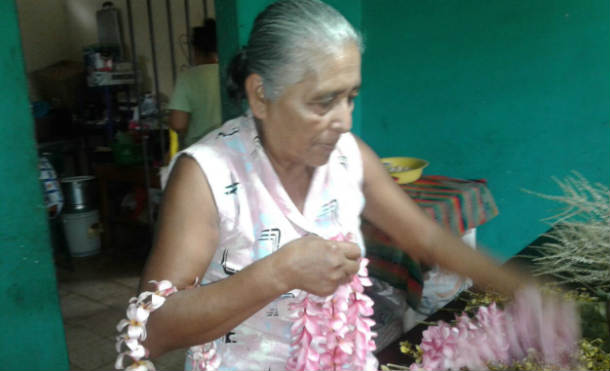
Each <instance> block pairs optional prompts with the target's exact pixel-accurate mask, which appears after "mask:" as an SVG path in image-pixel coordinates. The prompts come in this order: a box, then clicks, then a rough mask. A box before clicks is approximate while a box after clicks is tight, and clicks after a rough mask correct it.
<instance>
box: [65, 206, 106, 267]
mask: <svg viewBox="0 0 610 371" xmlns="http://www.w3.org/2000/svg"><path fill="white" fill-rule="evenodd" d="M62 224H63V228H64V234H65V236H66V241H67V243H68V250H69V251H70V255H72V256H74V257H84V256H91V255H95V254H98V253H99V252H100V247H101V240H100V233H101V231H102V228H101V224H100V215H99V212H98V211H97V210H91V211H86V212H78V213H64V214H63V216H62Z"/></svg>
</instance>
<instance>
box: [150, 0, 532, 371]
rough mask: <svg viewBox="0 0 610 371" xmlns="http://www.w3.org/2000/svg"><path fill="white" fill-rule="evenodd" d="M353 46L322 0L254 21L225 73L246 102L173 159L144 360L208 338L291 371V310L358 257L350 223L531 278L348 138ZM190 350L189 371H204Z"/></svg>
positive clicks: (430, 253)
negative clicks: (161, 298)
mask: <svg viewBox="0 0 610 371" xmlns="http://www.w3.org/2000/svg"><path fill="white" fill-rule="evenodd" d="M362 52H363V44H362V40H361V37H360V35H359V34H358V33H357V32H356V30H354V28H353V27H352V26H351V25H350V24H349V22H348V21H347V20H346V19H345V18H344V17H343V16H342V15H341V14H340V13H339V12H337V11H336V10H335V9H333V8H332V7H330V6H329V5H327V4H325V3H323V2H321V1H318V0H282V1H279V2H275V3H273V4H271V5H269V6H268V7H267V8H266V9H265V10H264V11H263V12H262V13H260V14H259V15H258V17H257V18H256V20H255V22H254V25H253V29H252V32H251V34H250V37H249V40H248V43H247V45H246V46H245V47H244V48H243V49H242V50H241V51H240V52H239V53H238V54H237V55H236V56H235V57H234V58H233V60H232V62H231V64H230V66H229V72H228V78H229V81H228V83H227V84H228V85H227V87H228V92H229V96H230V97H233V98H235V99H236V101H237V102H238V103H239V102H242V100H245V101H246V102H247V103H248V107H249V109H248V111H247V112H246V113H245V114H243V115H241V116H239V117H237V118H235V119H233V120H230V121H228V122H226V123H225V124H224V125H223V126H222V127H220V128H218V129H216V130H214V131H213V132H212V133H210V134H209V135H207V136H206V137H204V138H203V139H202V140H200V141H198V142H196V143H195V144H194V145H191V146H190V147H188V148H187V149H185V150H184V151H182V152H181V153H179V154H178V155H177V156H176V157H175V159H174V161H173V162H172V164H171V165H170V166H171V173H170V178H169V181H168V184H167V187H166V188H165V191H164V195H163V203H162V209H161V216H160V222H159V229H158V233H157V237H156V240H155V243H154V246H153V249H152V251H151V255H150V256H149V258H148V261H147V263H146V266H145V268H144V271H143V275H142V278H141V283H140V290H141V291H154V290H156V288H155V286H154V285H153V284H151V281H152V280H156V281H161V280H168V281H171V282H172V283H173V284H174V285H175V286H176V287H177V288H178V289H180V291H178V292H176V293H175V294H173V295H172V296H169V297H168V298H167V301H166V302H165V304H164V305H163V306H162V307H160V308H159V309H158V310H156V311H155V312H154V313H152V314H151V315H150V318H149V321H148V323H147V331H148V337H147V338H146V340H145V344H144V345H145V347H146V348H148V349H149V351H150V356H151V357H153V358H154V357H157V356H159V355H161V354H163V353H165V352H167V351H170V350H172V349H178V348H188V347H193V346H196V345H198V344H204V343H205V344H213V345H214V346H215V347H216V350H215V352H216V353H215V354H216V355H217V356H218V359H220V365H215V366H219V369H220V370H276V371H277V370H286V369H287V362H289V357H290V354H291V342H292V340H291V326H292V325H293V322H292V321H293V319H292V317H291V313H290V311H291V309H290V308H293V305H294V304H295V303H296V302H297V301H298V300H299V298H301V297H302V295H303V294H304V293H311V294H314V295H318V296H321V297H324V296H327V295H331V294H332V293H334V292H335V290H337V288H338V287H339V286H340V285H343V284H347V283H349V282H351V281H352V278H353V277H354V275H355V274H357V272H358V270H359V267H360V259H361V257H363V256H365V246H364V241H363V237H362V233H361V231H360V222H361V217H365V218H366V219H367V220H369V221H371V222H372V223H374V224H375V225H376V226H377V227H378V228H380V229H381V230H382V231H384V232H385V233H387V234H388V235H389V236H390V237H391V238H392V239H393V240H394V241H396V242H397V245H398V247H399V248H400V249H402V250H404V251H405V252H406V253H408V254H409V255H410V256H412V257H413V258H414V259H416V260H418V261H420V262H422V263H425V264H428V265H434V264H438V265H439V266H440V267H442V268H445V269H447V270H451V271H453V272H456V273H458V274H461V275H463V276H467V277H470V278H472V280H473V281H474V282H475V284H477V285H478V286H479V287H483V288H494V289H496V290H498V291H499V292H501V293H503V294H506V295H512V294H514V293H515V292H517V291H519V290H520V288H522V287H524V286H528V285H529V284H530V283H531V282H530V279H529V278H528V277H526V276H522V275H520V274H519V273H516V272H515V271H513V270H510V269H508V268H506V267H502V266H499V265H498V264H497V263H495V262H494V261H492V260H491V259H490V258H488V257H486V256H485V255H483V254H482V253H480V252H478V251H476V250H473V249H471V248H470V247H469V246H467V245H465V244H464V243H463V242H462V241H461V239H459V238H458V237H456V236H454V235H453V234H451V233H450V232H449V231H447V230H445V229H443V228H442V227H441V226H440V225H439V224H437V223H436V222H435V221H434V220H433V219H432V218H430V217H429V216H428V215H427V214H426V213H425V212H424V211H423V210H422V209H421V208H420V207H419V206H418V205H417V204H416V203H415V202H414V201H413V200H412V199H411V198H409V196H408V195H407V194H406V193H405V192H404V191H403V190H402V189H401V188H400V187H399V186H398V185H397V184H396V183H395V182H394V181H393V179H392V178H391V176H390V175H389V173H388V172H387V171H386V169H385V168H384V167H383V165H382V163H381V161H380V159H379V157H378V156H377V155H376V154H375V153H374V152H373V150H372V149H371V148H370V147H369V146H368V145H367V144H365V143H364V141H362V140H361V139H359V138H358V137H356V136H355V135H353V134H352V133H350V130H351V128H352V111H353V109H354V99H355V98H356V96H357V95H358V93H359V90H360V86H361V81H362V79H361V55H362ZM414 52H415V51H414ZM397 119H404V118H397ZM196 277H199V278H201V280H200V281H197V285H196V287H194V288H189V289H185V290H182V289H184V288H187V287H190V286H192V285H193V282H194V281H195V278H196ZM312 331H313V330H312ZM363 349H364V348H363ZM197 354H198V353H197V351H196V350H192V349H191V351H190V352H189V353H188V354H187V361H186V368H187V369H189V370H190V369H191V367H193V369H199V368H198V367H200V366H197V360H198V359H199V358H197V357H199V356H200V355H197ZM337 369H341V370H354V369H360V370H361V369H367V370H377V369H378V364H377V360H376V359H375V356H374V355H373V353H372V351H371V350H370V349H368V350H366V367H364V366H363V367H362V368H358V366H354V365H353V364H341V365H337Z"/></svg>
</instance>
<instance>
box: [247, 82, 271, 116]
mask: <svg viewBox="0 0 610 371" xmlns="http://www.w3.org/2000/svg"><path fill="white" fill-rule="evenodd" d="M245 85H246V96H247V97H248V105H249V106H250V109H251V110H252V114H253V115H254V117H256V118H258V119H261V120H264V119H265V118H266V116H267V105H266V100H265V91H264V89H263V78H262V77H261V76H260V75H257V74H255V73H253V74H251V75H250V76H248V77H247V78H246V84H245Z"/></svg>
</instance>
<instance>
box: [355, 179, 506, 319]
mask: <svg viewBox="0 0 610 371" xmlns="http://www.w3.org/2000/svg"><path fill="white" fill-rule="evenodd" d="M401 187H402V189H404V190H405V192H407V193H408V194H409V196H410V197H411V198H412V199H413V200H414V201H415V202H417V204H418V205H420V206H421V207H422V208H423V209H424V211H425V212H427V213H428V214H429V215H430V216H432V217H433V218H434V219H435V220H436V221H437V222H438V223H440V224H441V225H443V226H444V227H445V228H447V229H449V230H450V231H452V232H453V233H455V234H456V235H458V236H461V235H463V234H464V232H466V231H467V230H468V229H471V228H475V227H477V226H479V225H481V224H483V223H485V222H487V221H489V220H490V219H492V218H493V217H495V216H496V215H498V208H497V207H496V203H495V201H494V199H493V196H492V195H491V192H490V191H489V188H487V183H486V182H485V180H463V179H455V178H449V177H445V176H439V175H428V176H423V177H422V178H420V179H419V180H417V181H415V182H414V183H409V184H404V185H401ZM362 233H363V235H364V238H365V241H366V245H367V257H368V258H369V259H370V263H369V271H370V274H371V275H372V276H374V277H377V278H380V279H382V280H384V281H386V282H388V283H390V284H391V285H393V286H395V287H397V288H400V289H403V290H405V291H406V292H407V301H408V303H409V305H411V306H412V307H414V308H416V307H417V305H418V303H419V301H420V299H421V293H422V286H423V273H422V270H423V269H422V267H421V266H420V264H419V263H417V262H415V261H413V260H412V259H411V258H410V257H409V256H408V255H407V254H405V253H404V252H402V251H400V250H398V249H397V248H396V247H395V244H394V243H393V242H392V240H391V239H390V238H389V237H388V236H387V235H385V234H384V233H383V232H382V231H380V230H379V229H377V228H376V227H374V226H373V225H372V224H371V223H370V222H368V221H366V220H364V221H363V223H362Z"/></svg>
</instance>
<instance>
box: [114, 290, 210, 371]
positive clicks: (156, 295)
mask: <svg viewBox="0 0 610 371" xmlns="http://www.w3.org/2000/svg"><path fill="white" fill-rule="evenodd" d="M150 283H152V284H154V285H155V291H144V292H142V293H140V295H138V297H137V298H136V297H133V298H131V299H129V305H128V306H127V319H122V320H121V321H120V322H119V323H118V324H117V331H118V332H119V333H120V335H119V336H117V338H116V339H117V341H116V351H117V352H118V353H119V355H118V357H117V360H116V362H115V364H114V367H115V368H116V369H117V370H120V369H123V368H124V366H123V361H124V359H125V356H127V357H129V358H131V359H132V360H133V363H132V364H131V365H129V366H128V367H127V368H125V369H126V370H127V371H155V365H154V364H153V363H152V362H151V361H149V360H147V359H145V358H148V355H149V352H148V349H146V348H145V347H144V345H142V344H141V343H140V342H141V341H144V340H145V339H146V322H148V317H149V316H150V313H152V312H154V311H155V310H157V309H159V308H160V307H161V306H162V305H163V304H165V300H166V299H167V297H168V296H170V295H172V294H174V293H175V292H177V291H178V289H177V288H176V286H174V285H173V284H172V283H171V282H170V281H166V280H164V281H150ZM196 284H197V279H196V280H195V283H194V284H193V286H192V287H194V286H195V285H196ZM121 331H123V333H121ZM191 349H192V351H193V354H192V358H193V365H192V368H193V370H194V371H215V370H217V369H218V366H220V358H219V357H218V356H217V354H216V347H215V344H214V343H213V342H212V343H207V344H204V345H199V346H195V347H192V348H191Z"/></svg>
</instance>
